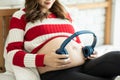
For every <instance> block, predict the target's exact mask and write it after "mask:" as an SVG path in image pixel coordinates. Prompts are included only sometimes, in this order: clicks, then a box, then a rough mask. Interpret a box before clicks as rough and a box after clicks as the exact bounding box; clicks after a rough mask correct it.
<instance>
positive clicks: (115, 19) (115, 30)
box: [112, 0, 120, 46]
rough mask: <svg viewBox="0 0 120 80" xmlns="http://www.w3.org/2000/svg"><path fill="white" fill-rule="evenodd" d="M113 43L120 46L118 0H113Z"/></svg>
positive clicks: (119, 0) (119, 3) (119, 5)
mask: <svg viewBox="0 0 120 80" xmlns="http://www.w3.org/2000/svg"><path fill="white" fill-rule="evenodd" d="M113 4H114V5H113V20H112V21H113V25H112V29H113V33H112V34H113V37H112V40H113V45H115V46H120V0H113Z"/></svg>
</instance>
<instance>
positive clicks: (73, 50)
mask: <svg viewBox="0 0 120 80" xmlns="http://www.w3.org/2000/svg"><path fill="white" fill-rule="evenodd" d="M65 39H66V38H65V37H59V38H55V39H53V40H51V41H49V42H48V43H47V44H46V45H44V46H43V47H42V48H41V49H40V50H39V51H38V53H44V54H49V53H50V52H51V50H53V49H54V50H57V49H58V48H60V46H61V44H62V43H63V41H64V40H65ZM65 48H66V50H67V51H68V55H69V58H70V59H71V63H70V64H69V65H68V66H67V67H65V68H64V69H66V68H71V67H75V66H78V65H82V64H83V63H84V62H85V60H84V56H83V53H82V46H81V44H78V43H77V42H75V41H70V42H69V43H68V44H67V46H66V47H65ZM61 69H63V68H52V69H51V68H49V67H40V68H39V71H40V73H44V72H46V71H52V70H61Z"/></svg>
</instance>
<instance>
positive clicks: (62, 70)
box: [6, 0, 120, 80]
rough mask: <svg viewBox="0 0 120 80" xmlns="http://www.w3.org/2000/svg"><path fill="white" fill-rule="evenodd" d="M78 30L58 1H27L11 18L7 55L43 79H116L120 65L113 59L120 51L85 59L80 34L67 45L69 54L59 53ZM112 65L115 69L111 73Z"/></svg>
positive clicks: (13, 61) (18, 64)
mask: <svg viewBox="0 0 120 80" xmlns="http://www.w3.org/2000/svg"><path fill="white" fill-rule="evenodd" d="M74 32H75V31H74V27H73V26H72V20H71V18H70V15H69V13H68V12H67V11H66V9H65V8H64V7H63V6H62V5H61V4H60V2H59V1H58V0H26V2H25V9H21V10H19V11H17V12H15V13H14V15H13V17H12V19H11V22H10V30H9V37H8V43H7V47H6V49H7V56H8V57H9V58H10V61H11V62H12V64H13V65H16V66H19V67H28V68H29V67H36V69H37V70H38V72H39V74H40V76H41V79H42V80H51V79H52V80H112V78H113V77H114V76H117V75H119V74H120V70H118V69H119V68H118V67H119V66H120V64H115V63H116V62H115V61H114V60H113V59H112V58H114V56H117V57H119V56H118V55H120V54H118V53H120V52H111V53H110V54H106V55H104V56H102V57H100V58H95V57H96V53H94V54H93V55H91V56H90V57H88V58H84V56H83V53H82V45H81V42H80V40H79V38H78V37H76V38H75V39H74V40H72V41H71V42H70V43H69V44H68V45H67V46H66V49H67V51H68V53H69V54H68V55H64V54H63V55H59V54H56V50H57V49H58V48H59V47H60V45H61V44H62V42H63V41H64V40H65V39H66V38H67V37H69V36H70V35H72V34H73V33H74ZM112 53H114V54H112ZM61 58H64V59H61ZM93 58H95V59H93ZM90 59H92V60H90ZM119 60H120V57H119V58H117V61H119ZM104 61H106V63H103V62H104ZM109 61H110V63H114V65H113V64H109V63H108V62H109ZM107 63H108V64H107ZM98 64H99V66H96V65H98ZM116 65H118V67H116ZM110 66H111V68H112V70H113V71H112V70H111V71H109V72H108V70H109V69H108V67H110ZM103 69H105V71H103ZM116 71H117V72H116ZM103 72H105V74H103ZM114 72H116V73H114Z"/></svg>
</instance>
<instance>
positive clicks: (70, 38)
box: [56, 30, 97, 54]
mask: <svg viewBox="0 0 120 80" xmlns="http://www.w3.org/2000/svg"><path fill="white" fill-rule="evenodd" d="M81 34H93V36H94V40H93V43H92V45H91V47H92V48H94V47H95V45H96V41H97V38H96V35H95V34H94V33H93V32H91V31H88V30H82V31H78V32H76V33H74V34H73V35H71V36H70V37H68V38H67V39H66V40H65V41H64V42H63V43H62V45H61V46H60V48H59V49H58V50H57V51H56V52H57V53H58V54H62V53H64V50H65V46H66V45H67V44H68V43H69V42H70V41H71V40H72V39H73V38H74V37H76V36H78V35H81ZM64 54H65V53H64Z"/></svg>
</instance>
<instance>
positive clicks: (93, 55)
mask: <svg viewBox="0 0 120 80" xmlns="http://www.w3.org/2000/svg"><path fill="white" fill-rule="evenodd" d="M94 58H97V51H94V52H93V54H91V55H90V56H88V57H87V59H94Z"/></svg>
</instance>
